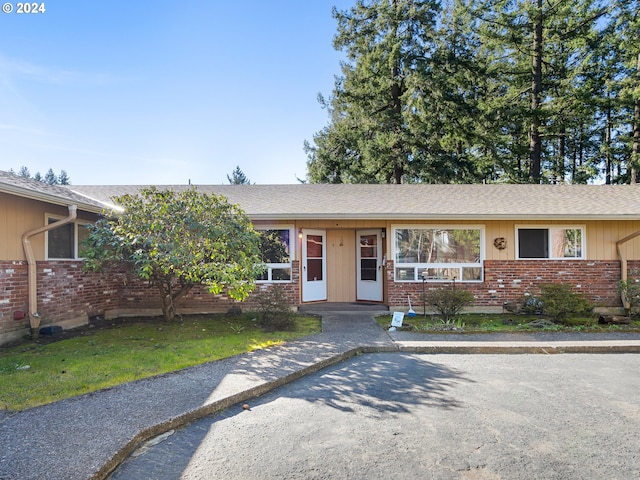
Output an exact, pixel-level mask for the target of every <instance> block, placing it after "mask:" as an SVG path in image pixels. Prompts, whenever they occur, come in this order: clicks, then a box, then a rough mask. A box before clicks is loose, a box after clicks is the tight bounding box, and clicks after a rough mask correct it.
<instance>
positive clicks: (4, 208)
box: [0, 193, 96, 261]
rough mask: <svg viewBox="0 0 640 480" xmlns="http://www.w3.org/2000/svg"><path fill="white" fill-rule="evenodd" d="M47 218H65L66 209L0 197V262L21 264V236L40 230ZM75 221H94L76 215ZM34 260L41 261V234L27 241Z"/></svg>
mask: <svg viewBox="0 0 640 480" xmlns="http://www.w3.org/2000/svg"><path fill="white" fill-rule="evenodd" d="M47 214H50V215H55V216H59V217H66V216H67V215H68V214H69V210H68V208H66V207H62V206H58V205H50V204H47V203H44V202H39V201H37V200H29V199H26V198H22V197H16V196H14V195H7V194H5V193H0V260H10V261H13V260H25V256H24V251H23V249H22V234H23V233H25V232H29V231H31V230H34V229H36V228H39V227H42V226H43V225H44V222H45V217H46V215H47ZM78 218H79V219H84V220H87V221H95V219H96V216H95V215H93V214H87V213H83V212H78ZM31 245H32V247H33V253H34V255H35V257H36V260H44V234H40V235H35V236H33V237H31Z"/></svg>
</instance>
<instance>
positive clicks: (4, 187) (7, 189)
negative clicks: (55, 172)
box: [0, 183, 103, 213]
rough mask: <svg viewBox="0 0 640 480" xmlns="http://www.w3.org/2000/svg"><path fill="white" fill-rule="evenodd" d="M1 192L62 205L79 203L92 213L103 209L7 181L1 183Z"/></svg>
mask: <svg viewBox="0 0 640 480" xmlns="http://www.w3.org/2000/svg"><path fill="white" fill-rule="evenodd" d="M0 192H4V193H8V194H10V195H16V196H19V197H22V198H28V199H29V200H36V201H38V202H45V203H50V204H53V205H60V206H63V207H68V206H69V205H77V206H78V208H79V209H80V210H82V211H85V212H90V213H102V211H103V208H102V207H98V206H96V205H90V204H87V203H83V202H77V201H74V200H72V199H70V198H63V197H59V196H57V195H48V194H46V193H42V192H34V191H33V190H27V189H24V188H21V187H16V186H13V185H8V184H6V183H5V184H0Z"/></svg>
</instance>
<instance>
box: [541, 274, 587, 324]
mask: <svg viewBox="0 0 640 480" xmlns="http://www.w3.org/2000/svg"><path fill="white" fill-rule="evenodd" d="M538 298H539V300H540V301H541V302H542V313H543V314H545V315H549V316H550V317H552V318H553V319H554V321H556V322H560V323H564V322H566V320H567V317H569V315H574V316H581V315H589V314H591V312H592V311H593V305H591V302H589V300H588V299H587V298H586V297H585V296H584V295H582V294H580V293H576V292H574V291H573V290H572V288H571V285H567V284H564V283H548V284H542V285H540V296H539V297H538Z"/></svg>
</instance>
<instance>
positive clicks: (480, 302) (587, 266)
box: [387, 260, 640, 310]
mask: <svg viewBox="0 0 640 480" xmlns="http://www.w3.org/2000/svg"><path fill="white" fill-rule="evenodd" d="M639 267H640V261H636V262H629V270H631V269H633V268H635V269H637V268H639ZM393 272H394V269H393V262H392V261H389V262H388V265H387V292H388V298H389V306H390V307H405V308H406V307H407V296H410V297H411V303H412V305H413V306H414V309H415V308H416V307H420V308H421V307H422V304H423V303H422V282H416V283H395V282H394V280H393ZM619 280H620V262H619V261H593V260H577V261H569V260H518V261H512V260H505V261H503V260H487V261H485V263H484V282H480V283H461V282H457V283H456V288H463V289H465V290H470V291H471V292H473V294H474V296H475V304H474V306H475V307H478V308H482V307H487V309H491V310H496V309H499V308H502V305H503V304H504V303H505V302H509V301H515V300H518V299H519V298H521V297H522V296H523V295H524V294H525V293H529V294H531V295H537V294H538V293H539V291H540V290H539V285H540V284H543V283H566V284H569V285H571V286H572V287H573V290H574V291H575V292H580V293H584V294H586V295H587V297H588V298H589V299H590V300H591V301H592V302H593V304H594V306H597V307H621V306H622V303H621V301H620V296H619V294H618V290H617V283H618V281H619ZM445 285H451V282H437V283H432V282H428V283H426V284H425V289H426V290H427V291H428V290H429V289H434V288H441V287H442V286H445Z"/></svg>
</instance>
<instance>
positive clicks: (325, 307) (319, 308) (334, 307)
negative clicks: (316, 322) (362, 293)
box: [298, 302, 389, 313]
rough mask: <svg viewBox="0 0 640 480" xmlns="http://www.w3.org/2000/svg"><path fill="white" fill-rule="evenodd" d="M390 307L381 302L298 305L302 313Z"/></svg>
mask: <svg viewBox="0 0 640 480" xmlns="http://www.w3.org/2000/svg"><path fill="white" fill-rule="evenodd" d="M388 311H389V307H388V306H387V305H383V304H381V303H371V302H321V303H307V304H303V305H300V306H298V312H300V313H319V312H388Z"/></svg>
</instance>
